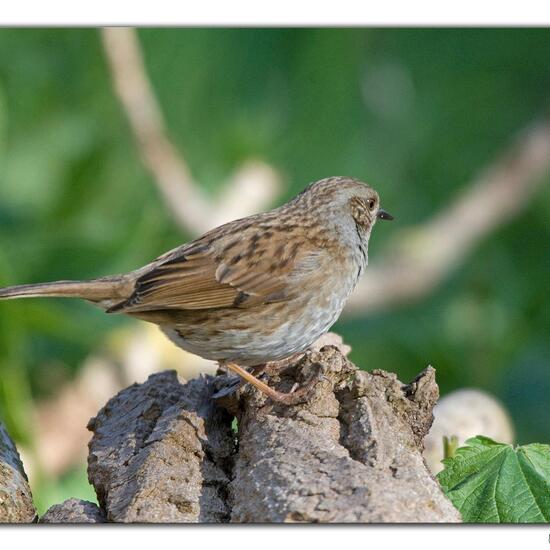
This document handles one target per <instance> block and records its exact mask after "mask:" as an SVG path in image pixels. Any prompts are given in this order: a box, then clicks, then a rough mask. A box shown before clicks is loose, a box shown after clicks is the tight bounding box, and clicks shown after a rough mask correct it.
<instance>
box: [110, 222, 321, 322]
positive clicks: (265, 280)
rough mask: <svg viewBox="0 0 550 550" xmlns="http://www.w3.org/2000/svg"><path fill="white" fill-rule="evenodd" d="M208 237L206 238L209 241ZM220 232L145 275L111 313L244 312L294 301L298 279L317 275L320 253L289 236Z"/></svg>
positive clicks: (166, 258)
mask: <svg viewBox="0 0 550 550" xmlns="http://www.w3.org/2000/svg"><path fill="white" fill-rule="evenodd" d="M208 236H209V235H208V234H207V235H205V237H203V241H204V240H207V237H208ZM235 237H236V235H235V234H229V235H227V234H224V232H219V233H218V235H217V238H213V239H211V240H209V241H208V240H207V242H206V243H205V242H201V240H199V241H195V242H194V243H191V244H190V245H184V246H183V247H181V248H180V249H176V250H175V251H172V252H171V253H169V254H165V255H164V256H161V258H159V259H158V260H157V261H156V262H153V263H152V264H150V269H149V270H145V272H143V271H141V272H140V275H139V277H138V278H137V280H136V284H135V290H134V293H133V294H132V296H131V297H130V298H129V299H128V300H126V301H125V302H123V303H121V304H118V305H117V306H115V307H114V308H112V309H111V311H125V312H128V313H132V312H139V311H152V310H159V309H184V310H193V309H195V310H196V309H213V308H232V307H238V308H246V307H253V306H256V305H259V304H262V303H267V302H274V301H284V300H288V299H291V298H292V297H293V296H295V295H296V294H297V293H299V292H300V288H301V286H300V285H299V284H298V282H299V280H300V278H299V277H297V276H296V275H298V274H304V273H305V272H308V271H315V270H318V269H319V256H320V255H319V251H312V250H311V247H308V246H300V245H301V244H303V242H301V241H300V240H299V239H297V238H289V235H284V237H283V236H281V237H280V238H279V239H277V233H275V232H274V231H268V230H265V231H264V232H263V233H262V232H261V231H260V232H258V230H257V228H254V227H247V228H245V230H244V231H242V235H240V236H239V237H240V238H239V241H238V242H236V239H235Z"/></svg>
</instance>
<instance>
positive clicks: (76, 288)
mask: <svg viewBox="0 0 550 550" xmlns="http://www.w3.org/2000/svg"><path fill="white" fill-rule="evenodd" d="M132 290H133V284H132V282H131V281H130V280H128V279H127V278H125V277H106V278H104V279H94V280H92V281H55V282H53V283H36V284H30V285H17V286H9V287H6V288H0V300H1V299H7V300H10V299H14V298H35V297H66V298H82V299H84V300H89V301H90V302H96V303H98V304H99V305H101V306H103V307H110V306H111V305H113V304H114V303H117V302H119V301H120V300H124V299H126V298H128V297H129V296H130V294H131V293H132Z"/></svg>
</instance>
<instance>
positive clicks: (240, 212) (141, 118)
mask: <svg viewBox="0 0 550 550" xmlns="http://www.w3.org/2000/svg"><path fill="white" fill-rule="evenodd" d="M101 38H102V42H103V47H104V50H105V54H106V57H107V61H108V64H109V69H110V73H111V78H112V80H113V84H114V88H115V91H116V94H117V96H118V98H119V100H120V102H121V105H122V107H123V109H124V112H125V114H126V116H127V118H128V122H129V123H130V129H131V131H132V133H133V136H134V139H135V141H136V145H137V148H138V151H139V154H140V156H141V159H142V161H143V164H144V165H145V167H146V168H147V169H148V170H149V172H150V173H151V176H152V178H153V181H154V182H155V184H156V185H157V187H158V189H159V191H160V193H161V196H162V198H163V199H164V202H165V204H166V206H167V208H168V210H169V211H170V212H171V213H172V215H173V217H174V219H175V221H176V222H177V223H178V224H179V226H180V227H181V228H182V229H184V230H185V231H187V232H189V233H191V234H192V235H200V234H202V233H204V232H205V231H207V230H209V229H212V227H215V226H216V225H220V224H221V223H224V222H226V221H230V220H232V219H235V218H240V217H243V216H246V215H248V214H251V213H255V212H257V211H260V210H263V209H265V208H266V207H267V206H268V205H269V204H270V203H271V202H272V201H273V200H274V198H275V197H276V196H277V195H278V192H279V190H280V187H281V182H280V177H279V175H278V174H277V172H276V171H275V170H274V169H273V168H272V167H271V166H268V165H267V164H265V163H264V162H262V161H258V160H254V161H249V162H247V163H245V164H244V165H243V166H242V167H241V168H240V169H239V170H238V171H237V173H236V174H235V175H233V177H232V178H231V179H230V181H229V182H228V183H227V184H226V185H225V186H224V188H225V191H224V192H223V193H222V195H221V196H220V197H219V198H218V200H217V201H216V204H215V205H214V206H213V205H212V200H211V199H210V198H208V197H207V196H206V195H205V194H204V193H203V192H202V191H201V189H200V186H199V185H198V184H197V183H196V182H195V181H194V180H193V177H192V175H191V171H190V169H189V166H188V164H187V162H186V161H185V158H184V157H183V156H182V155H181V154H180V153H179V152H178V151H177V150H176V148H175V147H174V145H173V144H172V142H171V141H170V139H169V138H168V135H167V130H166V124H165V122H164V119H163V116H162V112H161V109H160V107H159V104H158V101H157V99H156V97H155V94H154V91H153V88H152V86H151V82H150V80H149V78H148V76H147V71H146V69H145V64H144V61H143V56H142V53H141V49H140V46H139V41H138V37H137V33H136V31H135V29H132V28H128V27H118V28H115V27H111V28H104V29H102V30H101Z"/></svg>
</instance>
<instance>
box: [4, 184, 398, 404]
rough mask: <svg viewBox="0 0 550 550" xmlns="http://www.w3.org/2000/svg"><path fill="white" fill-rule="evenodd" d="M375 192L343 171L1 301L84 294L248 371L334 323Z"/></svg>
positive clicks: (377, 214) (360, 263)
mask: <svg viewBox="0 0 550 550" xmlns="http://www.w3.org/2000/svg"><path fill="white" fill-rule="evenodd" d="M377 218H382V219H391V216H389V214H387V213H386V212H384V211H383V210H381V209H380V207H379V200H378V195H377V193H376V191H374V190H373V189H372V188H370V187H369V186H367V185H366V184H364V183H362V182H360V181H358V180H355V179H353V178H347V177H332V178H327V179H324V180H320V181H318V182H315V183H313V184H311V185H310V186H309V187H308V188H307V189H306V190H305V191H303V192H302V193H300V195H298V196H297V197H296V198H294V199H293V200H292V201H290V202H288V203H286V204H284V205H283V206H281V207H279V208H276V209H274V210H272V211H270V212H266V213H263V214H257V215H254V216H249V217H247V218H243V219H240V220H236V221H233V222H230V223H227V224H225V225H222V226H220V227H218V228H216V229H213V230H212V231H209V232H208V233H206V234H205V235H203V236H202V237H200V238H198V239H196V240H195V241H192V242H190V243H188V244H184V245H182V246H180V247H178V248H175V249H174V250H171V251H169V252H167V253H166V254H164V255H162V256H160V257H159V258H157V259H156V260H154V261H153V262H151V263H150V264H148V265H146V266H144V267H142V268H141V269H138V270H136V271H132V272H130V273H127V274H125V275H116V276H111V277H104V278H101V279H95V280H93V281H87V282H83V281H58V282H54V283H40V284H33V285H21V286H15V287H9V288H5V289H0V298H19V297H33V296H68V297H78V298H84V299H86V300H88V301H90V302H93V303H95V304H97V305H99V306H100V307H103V308H104V309H105V310H106V311H107V312H108V313H125V314H128V315H131V316H134V317H138V318H140V319H144V320H146V321H150V322H152V323H156V324H158V325H159V326H160V327H161V329H162V330H163V331H164V332H165V333H166V334H167V335H168V336H169V337H170V338H171V339H172V340H173V341H174V342H175V343H176V344H177V345H178V346H180V347H182V348H183V349H186V350H188V351H191V352H192V353H196V354H198V355H201V356H202V357H205V358H208V359H214V360H217V361H219V362H220V363H222V364H225V365H227V366H228V367H229V368H230V369H232V370H234V371H235V372H238V374H240V375H241V376H243V377H245V378H246V379H247V380H248V381H250V382H252V383H253V384H254V385H256V386H257V387H259V388H260V389H261V390H262V391H264V392H266V393H268V394H269V395H270V397H272V398H273V399H278V400H281V401H285V400H286V401H289V398H287V397H285V395H284V394H277V392H274V391H273V390H271V389H270V388H268V387H267V386H265V384H263V383H261V382H259V381H258V380H256V379H255V378H253V377H251V375H249V374H247V373H246V371H244V370H243V369H242V368H239V367H238V366H237V365H241V366H256V365H260V364H263V363H266V362H271V361H275V360H280V359H284V358H286V357H289V356H291V355H293V354H296V353H299V352H303V351H305V350H307V348H308V347H309V346H310V345H311V344H312V343H313V342H314V341H315V340H317V338H318V337H319V336H321V335H322V334H323V333H325V332H326V331H328V329H329V328H330V326H331V325H332V324H333V323H334V322H335V321H336V320H337V318H338V316H339V314H340V312H341V310H342V308H343V306H344V304H345V301H346V299H347V298H348V296H349V295H350V293H351V291H352V290H353V288H354V287H355V284H356V283H357V280H358V278H359V276H360V275H361V273H362V272H363V271H364V269H365V267H366V265H367V250H368V241H369V237H370V232H371V230H372V227H373V225H374V223H375V221H376V219H377Z"/></svg>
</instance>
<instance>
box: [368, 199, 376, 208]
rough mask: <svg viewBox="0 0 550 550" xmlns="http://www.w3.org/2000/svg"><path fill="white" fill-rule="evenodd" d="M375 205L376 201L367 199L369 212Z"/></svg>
mask: <svg viewBox="0 0 550 550" xmlns="http://www.w3.org/2000/svg"><path fill="white" fill-rule="evenodd" d="M375 204H376V201H375V200H374V199H369V210H372V209H373V208H374V205H375Z"/></svg>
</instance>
